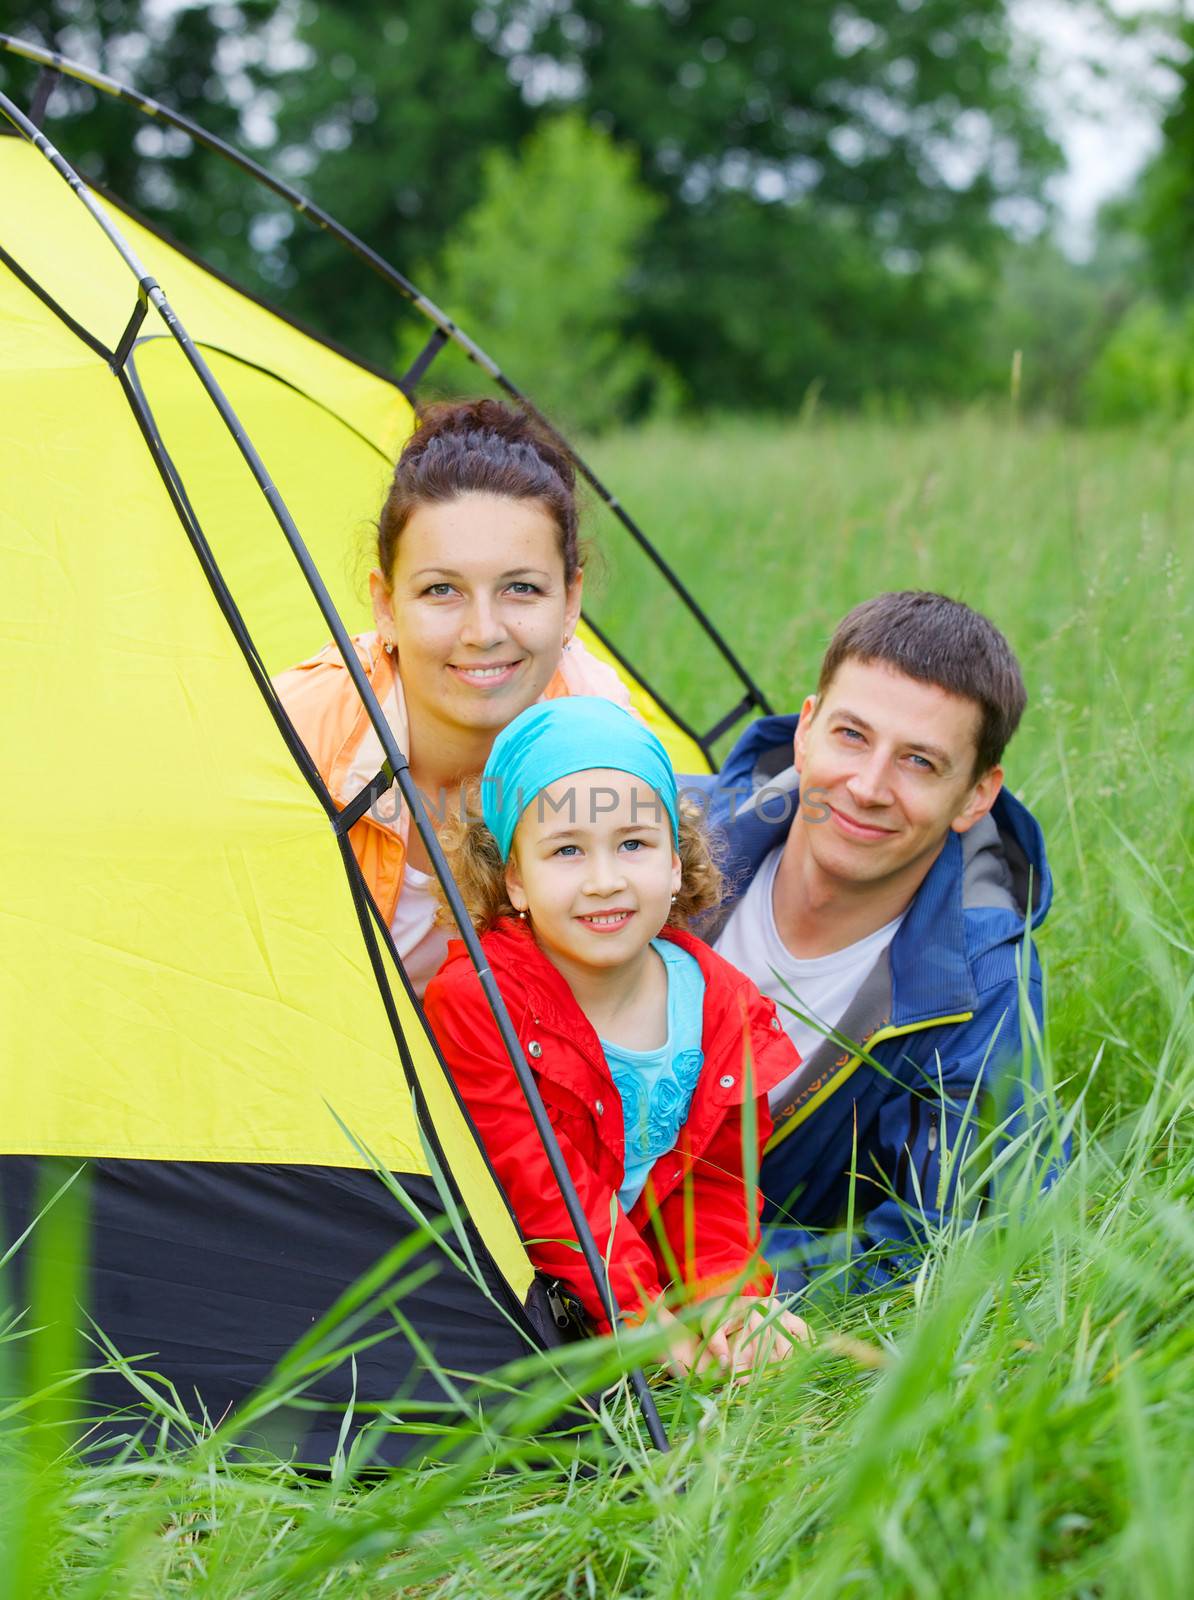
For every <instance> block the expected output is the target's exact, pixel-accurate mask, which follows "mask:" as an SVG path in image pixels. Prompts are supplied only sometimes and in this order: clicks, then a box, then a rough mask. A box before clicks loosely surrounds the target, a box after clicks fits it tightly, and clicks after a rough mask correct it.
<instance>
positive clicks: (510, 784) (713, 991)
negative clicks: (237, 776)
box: [425, 696, 807, 1371]
mask: <svg viewBox="0 0 1194 1600" xmlns="http://www.w3.org/2000/svg"><path fill="white" fill-rule="evenodd" d="M480 788H481V796H480V808H481V816H480V817H461V818H460V819H458V821H457V822H456V824H455V826H452V827H449V828H448V829H445V830H444V832H443V835H442V837H443V840H444V844H445V848H446V849H447V850H448V856H449V861H450V863H451V866H452V870H453V874H454V876H455V878H456V881H457V883H458V884H459V886H460V889H461V893H462V895H463V897H464V900H465V903H466V905H467V907H468V910H469V913H470V915H471V917H472V919H473V923H474V925H475V926H476V928H477V930H478V932H480V933H481V935H482V938H481V944H482V948H483V950H484V952H485V956H486V959H487V961H488V962H489V964H490V966H491V967H492V970H493V973H494V976H495V977H496V979H497V983H498V987H499V988H500V990H501V993H502V997H503V999H504V1000H505V1002H506V1006H507V1008H508V1010H509V1013H510V1017H511V1020H512V1021H513V1023H514V1026H515V1028H516V1030H517V1032H518V1036H519V1040H520V1042H521V1044H522V1048H523V1051H524V1053H525V1055H526V1058H527V1061H528V1063H529V1065H530V1067H531V1070H532V1072H533V1073H534V1074H535V1077H536V1080H537V1082H538V1085H539V1089H540V1092H541V1094H542V1096H543V1099H544V1102H545V1104H546V1107H547V1112H548V1115H549V1117H550V1118H551V1122H552V1125H553V1127H554V1128H555V1131H556V1134H557V1136H558V1138H559V1141H560V1144H561V1147H562V1149H563V1152H564V1156H565V1159H566V1160H567V1162H568V1167H569V1170H570V1172H571V1174H572V1177H573V1180H574V1182H575V1184H576V1189H577V1193H578V1194H579V1196H580V1200H581V1204H582V1205H583V1207H584V1210H585V1213H586V1215H587V1217H588V1219H589V1225H590V1227H591V1228H592V1230H593V1234H594V1237H595V1239H596V1242H597V1249H598V1251H599V1252H600V1254H601V1255H602V1256H603V1257H604V1258H605V1259H607V1260H608V1262H609V1274H610V1282H611V1287H612V1289H613V1293H614V1298H615V1300H616V1301H617V1303H618V1305H619V1307H620V1308H621V1310H622V1311H623V1313H625V1314H626V1315H627V1316H629V1317H630V1318H632V1319H640V1318H642V1317H643V1316H644V1315H646V1314H647V1313H648V1311H650V1312H652V1314H653V1315H655V1316H656V1317H657V1318H658V1320H659V1321H660V1322H662V1323H663V1324H664V1325H665V1326H666V1327H667V1328H668V1331H669V1341H668V1347H669V1361H670V1363H671V1365H672V1366H673V1367H674V1368H675V1369H677V1370H680V1371H686V1370H688V1369H689V1368H690V1367H691V1366H693V1365H694V1364H699V1365H701V1366H706V1365H709V1364H711V1363H712V1364H720V1365H722V1366H724V1367H726V1368H728V1369H730V1370H743V1369H746V1368H749V1367H750V1366H751V1365H753V1364H754V1363H755V1362H756V1361H758V1360H760V1359H763V1352H764V1351H765V1350H766V1351H772V1352H774V1353H775V1354H778V1355H786V1354H788V1353H790V1351H791V1348H792V1346H791V1343H790V1342H789V1339H790V1338H798V1339H799V1338H806V1337H807V1330H806V1329H805V1326H804V1324H803V1322H801V1321H800V1319H799V1318H797V1317H793V1316H791V1315H790V1314H789V1313H787V1312H782V1311H776V1308H775V1307H774V1305H773V1304H772V1303H770V1302H769V1301H768V1300H767V1299H766V1297H767V1296H769V1295H770V1291H771V1288H772V1279H771V1274H770V1272H769V1270H768V1268H767V1266H766V1263H765V1262H764V1261H763V1260H762V1259H761V1257H760V1256H759V1253H758V1238H759V1234H758V1221H759V1207H760V1204H761V1201H760V1197H759V1196H758V1194H757V1193H752V1192H748V1189H747V1185H746V1179H745V1174H744V1143H745V1142H746V1141H748V1140H749V1141H750V1144H751V1145H752V1147H753V1148H751V1149H750V1151H749V1155H750V1165H751V1167H752V1169H755V1168H757V1161H758V1157H759V1156H760V1155H761V1153H762V1149H763V1145H764V1143H765V1141H766V1138H767V1135H768V1132H769V1131H770V1126H771V1121H770V1116H769V1114H768V1110H767V1090H768V1089H769V1088H770V1087H771V1086H772V1085H774V1084H776V1083H778V1082H780V1080H781V1079H783V1078H785V1077H786V1076H787V1075H788V1074H789V1073H790V1072H792V1071H793V1070H794V1068H795V1067H796V1066H797V1065H798V1057H797V1055H796V1051H795V1048H794V1046H793V1045H792V1043H791V1041H790V1040H789V1038H788V1036H787V1034H786V1033H785V1032H784V1030H783V1028H782V1027H781V1025H780V1023H779V1019H778V1018H777V1016H776V1014H775V1007H774V1006H773V1004H772V1002H771V1001H770V1000H765V999H764V998H763V997H762V996H761V995H760V994H759V992H758V990H757V989H756V988H755V987H754V985H753V984H752V983H751V982H750V980H749V979H748V978H745V977H743V975H742V974H741V973H740V972H738V971H737V970H736V969H735V968H733V967H731V966H730V965H729V964H728V963H727V962H725V961H724V960H722V959H721V957H719V956H717V955H715V954H714V952H713V951H712V950H711V949H709V948H708V947H707V946H706V945H704V944H702V943H701V942H700V941H699V940H698V939H696V938H694V937H693V936H692V935H691V934H689V933H688V932H687V931H686V929H685V923H686V922H687V920H688V919H689V918H690V917H691V916H694V915H696V914H697V913H698V912H700V911H703V910H706V909H708V908H709V907H710V906H712V905H714V904H716V902H717V898H718V894H719V891H720V874H719V873H718V871H717V868H716V867H715V866H714V864H713V861H712V859H711V857H710V854H709V848H708V842H707V839H706V837H705V834H704V831H703V829H702V827H701V824H700V821H699V818H698V817H696V816H695V815H692V814H690V813H689V812H688V811H687V810H686V811H681V810H680V809H679V808H678V804H677V795H676V779H675V774H674V773H673V771H672V767H671V763H670V762H669V760H668V757H667V753H666V751H665V750H664V748H663V746H662V745H661V744H660V742H659V740H658V739H657V738H656V737H655V735H654V734H653V733H651V732H650V731H649V730H648V729H647V728H646V727H644V726H643V725H642V724H641V723H640V722H638V721H636V719H635V718H634V717H632V716H631V715H629V714H628V713H627V712H626V711H624V710H623V709H622V708H620V707H618V706H615V705H613V704H612V703H611V702H610V701H608V700H600V699H595V698H591V697H585V696H577V697H573V698H569V699H563V700H553V701H549V702H545V703H542V704H539V705H535V706H532V707H530V708H529V709H528V710H526V711H524V712H522V714H521V715H519V716H517V717H516V718H515V719H514V720H513V722H511V723H510V724H509V726H508V727H507V728H506V729H505V730H504V731H503V732H502V733H500V734H499V735H498V737H497V739H496V740H495V742H494V746H493V749H492V751H491V753H490V756H489V759H488V761H487V762H486V764H485V770H484V773H483V776H482V780H481V786H480ZM425 1004H426V1010H427V1015H428V1018H429V1020H430V1022H431V1025H432V1028H433V1029H434V1031H435V1034H436V1037H437V1038H438V1040H439V1042H440V1046H441V1048H442V1050H443V1053H444V1057H445V1059H446V1061H447V1063H448V1066H449V1068H450V1069H451V1072H452V1074H453V1077H454V1078H455V1080H456V1084H457V1086H458V1088H459V1089H460V1092H461V1094H462V1096H463V1097H464V1100H465V1102H466V1104H467V1106H468V1108H469V1111H470V1113H471V1114H472V1117H473V1121H474V1122H475V1124H476V1126H477V1129H478V1132H479V1133H480V1135H481V1138H482V1140H483V1142H484V1144H485V1148H486V1150H487V1152H488V1154H489V1159H490V1161H491V1162H492V1164H493V1167H494V1169H495V1171H496V1172H497V1174H498V1177H499V1178H500V1180H501V1182H502V1184H503V1186H504V1188H505V1191H506V1194H507V1195H508V1197H509V1199H510V1203H511V1205H512V1206H513V1208H514V1212H515V1215H516V1217H517V1218H518V1222H519V1226H520V1227H521V1229H522V1233H523V1236H524V1238H525V1239H526V1240H527V1248H528V1251H529V1253H530V1256H531V1259H532V1261H533V1262H534V1263H535V1265H536V1267H538V1268H539V1269H540V1270H541V1271H542V1272H544V1273H547V1274H550V1275H551V1276H552V1277H556V1278H559V1279H560V1280H562V1282H563V1283H564V1284H565V1286H566V1287H567V1288H569V1289H570V1290H571V1291H572V1292H573V1293H574V1294H575V1295H576V1296H577V1298H578V1299H579V1300H580V1301H581V1302H582V1304H583V1305H584V1307H585V1310H586V1312H587V1314H588V1316H589V1318H590V1319H591V1320H592V1322H593V1323H594V1324H595V1325H596V1327H597V1328H598V1330H599V1331H603V1332H604V1331H607V1330H608V1327H609V1323H608V1321H607V1319H606V1315H605V1308H604V1306H603V1304H602V1301H601V1299H600V1297H599V1295H598V1292H597V1289H596V1287H595V1286H594V1284H593V1282H592V1279H591V1278H590V1276H589V1273H588V1270H587V1268H586V1266H585V1264H584V1259H583V1257H582V1256H581V1255H580V1254H579V1253H578V1251H577V1250H576V1248H575V1245H574V1244H573V1245H572V1246H571V1247H570V1246H569V1243H568V1241H569V1240H570V1239H574V1234H573V1230H572V1228H571V1225H570V1223H569V1220H568V1214H567V1211H566V1209H565V1207H564V1202H563V1199H562V1197H561V1195H560V1192H559V1189H558V1186H557V1184H556V1182H555V1180H554V1178H553V1177H552V1174H551V1169H550V1167H549V1166H548V1162H547V1157H546V1154H545V1152H544V1150H543V1146H542V1143H541V1141H540V1139H539V1136H538V1134H537V1132H536V1131H535V1127H534V1124H533V1122H532V1120H531V1114H530V1111H529V1109H528V1107H527V1104H526V1101H525V1100H524V1098H523V1095H522V1091H521V1089H520V1088H519V1086H518V1082H517V1079H516V1078H515V1075H514V1070H513V1068H512V1067H511V1065H510V1062H509V1059H508V1057H507V1055H506V1053H505V1050H504V1049H503V1047H502V1044H501V1040H500V1037H499V1035H498V1031H497V1027H496V1024H495V1023H494V1021H493V1017H492V1015H491V1013H490V1010H489V1007H488V1005H487V1003H486V1001H485V998H484V996H483V994H482V990H481V986H480V983H479V981H478V979H477V975H476V972H475V970H474V968H473V965H472V963H471V961H470V960H469V957H468V955H467V952H466V951H465V948H464V946H463V944H461V943H460V942H458V941H455V942H453V943H452V944H451V945H450V946H449V954H448V959H447V961H446V963H445V964H444V966H443V967H442V969H441V970H440V972H439V974H438V975H437V976H436V977H435V978H433V979H432V981H431V983H430V984H429V986H428V989H427V993H426V1000H425ZM611 1232H612V1239H611ZM669 1289H670V1290H672V1291H673V1292H672V1295H671V1298H673V1299H677V1298H682V1299H686V1300H688V1301H707V1302H708V1308H707V1314H706V1317H705V1318H704V1319H703V1332H704V1334H705V1336H706V1340H705V1342H702V1341H700V1340H698V1339H697V1338H696V1337H695V1336H693V1335H691V1334H690V1333H689V1332H688V1331H687V1330H686V1329H685V1328H684V1326H683V1325H682V1324H681V1323H679V1322H678V1321H677V1319H676V1318H675V1317H674V1316H673V1315H672V1314H671V1312H670V1311H669V1310H668V1309H667V1308H666V1307H665V1306H664V1304H663V1296H664V1295H665V1292H667V1291H668V1290H669ZM765 1313H774V1315H773V1317H772V1323H771V1327H772V1328H774V1327H775V1326H776V1325H777V1324H778V1326H779V1327H780V1328H781V1329H782V1330H783V1333H785V1334H787V1335H788V1336H789V1337H779V1338H774V1337H772V1335H771V1330H770V1329H768V1335H767V1337H766V1338H765V1339H764V1338H762V1337H760V1329H761V1327H762V1324H763V1319H764V1314H765Z"/></svg>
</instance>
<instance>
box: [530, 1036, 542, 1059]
mask: <svg viewBox="0 0 1194 1600" xmlns="http://www.w3.org/2000/svg"><path fill="white" fill-rule="evenodd" d="M542 1054H543V1046H542V1045H541V1044H540V1043H539V1041H538V1039H532V1040H531V1042H530V1044H529V1045H527V1055H529V1056H530V1057H531V1059H532V1060H533V1061H538V1059H539V1057H540V1056H541V1055H542Z"/></svg>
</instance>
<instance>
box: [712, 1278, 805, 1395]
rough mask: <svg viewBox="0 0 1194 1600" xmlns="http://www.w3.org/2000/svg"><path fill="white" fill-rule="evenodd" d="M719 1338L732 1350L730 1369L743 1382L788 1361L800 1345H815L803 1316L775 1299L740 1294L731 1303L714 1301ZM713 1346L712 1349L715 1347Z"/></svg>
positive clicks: (713, 1306) (713, 1308)
mask: <svg viewBox="0 0 1194 1600" xmlns="http://www.w3.org/2000/svg"><path fill="white" fill-rule="evenodd" d="M710 1310H711V1311H712V1312H714V1313H715V1314H716V1318H717V1328H716V1334H715V1337H718V1338H724V1340H725V1342H726V1345H727V1347H728V1349H729V1356H730V1360H729V1368H730V1371H731V1372H732V1373H733V1375H734V1376H735V1377H737V1378H739V1379H741V1380H742V1381H743V1382H747V1381H749V1379H750V1378H751V1377H752V1376H753V1375H754V1373H756V1372H758V1371H759V1370H760V1369H761V1368H763V1367H766V1366H772V1365H774V1364H775V1363H777V1362H780V1361H786V1360H787V1359H788V1357H789V1356H790V1355H791V1354H792V1352H793V1351H794V1350H795V1349H796V1346H797V1345H798V1344H813V1343H814V1342H815V1341H814V1338H813V1334H812V1330H811V1329H810V1328H809V1326H808V1324H807V1323H806V1322H805V1320H804V1318H803V1317H798V1316H796V1315H795V1314H794V1313H793V1312H791V1311H786V1310H784V1309H782V1308H781V1306H780V1304H779V1302H777V1301H776V1300H775V1299H774V1298H773V1297H771V1296H761V1295H740V1296H738V1297H736V1298H735V1299H734V1300H732V1301H730V1302H729V1304H728V1305H727V1304H725V1303H724V1302H723V1303H721V1304H720V1305H719V1304H717V1303H716V1302H714V1303H713V1304H711V1306H710ZM711 1347H712V1346H711Z"/></svg>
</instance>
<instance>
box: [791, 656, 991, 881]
mask: <svg viewBox="0 0 1194 1600" xmlns="http://www.w3.org/2000/svg"><path fill="white" fill-rule="evenodd" d="M980 715H981V713H980V709H979V707H978V706H977V705H976V704H975V702H974V701H972V700H965V699H962V698H960V697H959V696H957V695H952V694H948V693H947V692H946V691H945V690H944V689H939V688H937V687H936V686H935V685H932V684H927V683H920V682H918V681H917V680H916V679H915V678H909V677H906V676H905V675H904V674H903V673H902V672H896V671H894V670H893V669H892V668H890V667H887V666H883V665H881V664H879V663H872V664H866V663H864V662H861V661H856V660H847V661H845V662H844V663H843V664H842V666H841V667H839V669H838V671H837V673H836V674H835V676H834V677H833V679H832V680H831V682H830V683H829V685H828V687H827V688H826V690H825V692H824V694H823V695H822V696H821V697H820V699H819V700H818V699H817V698H816V697H815V696H812V695H810V696H809V698H808V699H807V700H806V701H805V702H804V706H803V708H802V710H801V713H800V725H799V727H798V728H797V730H796V744H795V758H796V769H797V771H798V772H799V773H800V811H799V814H798V818H797V822H798V823H803V824H804V829H803V832H804V839H805V844H806V847H807V849H808V851H809V853H810V854H811V856H812V858H813V860H814V861H815V862H816V864H817V866H818V867H819V868H820V869H821V871H822V872H824V873H825V874H826V875H827V876H829V877H832V878H835V879H838V880H842V881H845V882H850V883H854V884H859V885H862V884H879V883H883V882H890V881H891V880H893V879H895V878H898V877H900V876H901V875H907V876H908V877H909V878H916V879H919V878H920V877H923V875H924V873H925V872H927V871H928V868H929V867H930V866H931V865H932V862H933V861H934V859H935V858H936V856H937V854H938V852H939V851H940V849H941V846H942V844H943V843H944V842H945V838H946V836H947V834H948V833H949V832H950V831H951V830H952V831H953V832H955V833H965V832H966V831H967V830H968V829H969V828H972V827H973V826H974V824H975V823H976V822H977V821H978V820H979V818H980V817H984V816H985V815H986V814H987V812H988V811H989V810H990V809H991V806H992V805H993V804H994V802H995V797H996V795H997V794H998V793H999V788H1000V785H1001V784H1002V782H1003V771H1002V769H1001V768H1000V767H992V768H991V770H990V771H989V772H986V773H984V774H983V775H982V776H981V777H980V778H979V779H978V780H977V781H976V780H975V778H974V776H973V772H974V760H975V751H976V748H977V737H978V728H979V718H980Z"/></svg>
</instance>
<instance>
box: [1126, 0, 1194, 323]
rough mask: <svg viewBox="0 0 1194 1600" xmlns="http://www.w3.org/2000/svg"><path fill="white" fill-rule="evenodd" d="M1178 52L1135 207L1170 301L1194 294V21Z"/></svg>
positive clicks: (1155, 273) (1184, 29)
mask: <svg viewBox="0 0 1194 1600" xmlns="http://www.w3.org/2000/svg"><path fill="white" fill-rule="evenodd" d="M1179 14H1180V10H1179ZM1175 56H1176V60H1175V62H1174V63H1173V65H1174V70H1175V72H1176V74H1177V79H1178V90H1177V94H1176V96H1175V97H1174V100H1173V103H1172V105H1171V106H1170V109H1169V111H1168V113H1167V115H1166V116H1165V118H1164V120H1163V121H1162V123H1161V149H1160V151H1159V153H1158V154H1157V156H1156V157H1155V159H1154V160H1153V161H1152V162H1151V163H1150V164H1149V167H1148V169H1147V170H1146V172H1145V173H1144V176H1143V178H1142V180H1141V184H1140V191H1139V197H1138V199H1137V201H1136V203H1135V205H1134V207H1133V210H1134V221H1135V224H1136V226H1137V227H1138V228H1139V230H1140V232H1141V234H1142V235H1143V237H1144V239H1145V241H1146V243H1147V246H1148V254H1149V265H1150V267H1151V270H1152V277H1153V282H1154V285H1155V286H1156V288H1157V289H1158V290H1159V291H1160V293H1161V294H1162V295H1163V296H1164V297H1165V298H1166V299H1167V300H1169V301H1180V300H1182V299H1184V298H1186V297H1188V296H1191V295H1194V22H1191V21H1186V22H1185V23H1184V24H1183V25H1182V26H1181V27H1180V28H1179V29H1178V30H1177V38H1176V51H1175Z"/></svg>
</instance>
